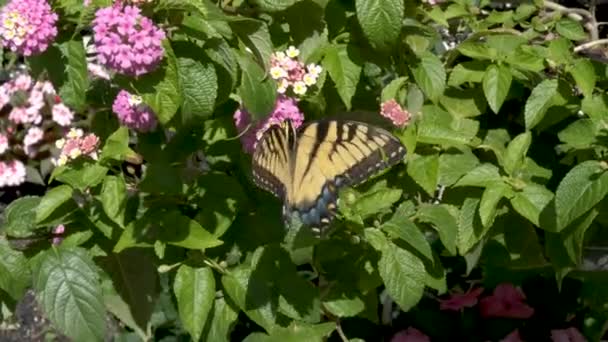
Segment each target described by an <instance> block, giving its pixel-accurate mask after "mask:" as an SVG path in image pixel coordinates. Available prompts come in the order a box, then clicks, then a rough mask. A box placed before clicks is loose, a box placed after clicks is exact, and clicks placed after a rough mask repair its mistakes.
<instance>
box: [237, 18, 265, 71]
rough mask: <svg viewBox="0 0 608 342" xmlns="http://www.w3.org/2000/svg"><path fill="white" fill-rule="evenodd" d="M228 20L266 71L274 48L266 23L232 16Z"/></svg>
mask: <svg viewBox="0 0 608 342" xmlns="http://www.w3.org/2000/svg"><path fill="white" fill-rule="evenodd" d="M226 19H229V22H228V23H229V24H230V27H231V28H232V30H233V31H234V33H236V34H237V36H238V37H239V39H240V40H241V41H242V42H243V44H245V46H247V48H249V49H250V50H251V51H252V52H253V54H254V55H255V57H256V59H257V62H258V63H259V64H260V65H263V66H264V70H265V69H267V67H268V63H269V62H270V55H271V54H272V52H273V50H274V48H273V46H272V40H271V38H270V33H269V32H268V26H267V25H266V22H264V21H262V20H257V19H252V18H246V17H232V16H230V17H226ZM230 53H233V52H230Z"/></svg>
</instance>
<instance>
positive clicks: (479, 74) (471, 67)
mask: <svg viewBox="0 0 608 342" xmlns="http://www.w3.org/2000/svg"><path fill="white" fill-rule="evenodd" d="M487 68H488V63H487V62H484V61H467V62H462V63H460V64H457V65H456V66H455V67H454V68H453V69H452V72H450V77H449V78H448V85H449V86H452V87H458V86H460V85H462V84H464V83H481V82H482V80H483V78H484V75H485V74H486V70H487Z"/></svg>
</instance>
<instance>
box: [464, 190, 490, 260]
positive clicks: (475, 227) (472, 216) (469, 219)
mask: <svg viewBox="0 0 608 342" xmlns="http://www.w3.org/2000/svg"><path fill="white" fill-rule="evenodd" d="M480 202H481V199H479V198H466V199H465V200H464V202H463V204H462V207H461V208H460V215H459V217H458V239H457V241H456V246H457V247H458V252H459V254H460V255H463V256H464V255H466V254H467V253H469V252H470V251H471V250H472V249H473V247H475V245H476V244H477V243H478V242H479V241H480V240H481V239H482V238H483V237H484V236H485V234H486V233H487V232H488V230H489V229H490V228H491V227H489V226H486V227H484V225H483V224H482V223H481V218H480V216H479V203H480Z"/></svg>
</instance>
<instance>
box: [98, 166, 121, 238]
mask: <svg viewBox="0 0 608 342" xmlns="http://www.w3.org/2000/svg"><path fill="white" fill-rule="evenodd" d="M99 199H100V200H101V205H102V207H103V210H104V212H105V213H106V215H108V218H110V219H111V220H112V221H114V222H115V223H116V224H118V225H119V226H120V227H123V226H124V215H125V209H126V206H127V185H126V183H125V180H124V179H123V178H122V177H118V176H106V178H105V179H104V181H103V185H102V187H101V193H100V195H99Z"/></svg>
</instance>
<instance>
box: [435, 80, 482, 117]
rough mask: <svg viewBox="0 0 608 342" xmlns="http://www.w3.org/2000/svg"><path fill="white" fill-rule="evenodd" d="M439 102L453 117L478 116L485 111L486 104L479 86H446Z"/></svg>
mask: <svg viewBox="0 0 608 342" xmlns="http://www.w3.org/2000/svg"><path fill="white" fill-rule="evenodd" d="M439 103H440V104H441V105H442V106H443V108H445V110H447V111H448V112H449V113H450V114H452V116H453V117H455V118H469V117H475V116H479V115H481V114H484V113H485V112H486V111H487V108H488V104H487V103H486V101H485V99H484V97H483V91H482V90H481V89H479V88H469V89H462V90H461V89H458V88H451V87H450V88H448V89H446V91H445V92H444V93H443V96H441V98H440V99H439Z"/></svg>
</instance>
